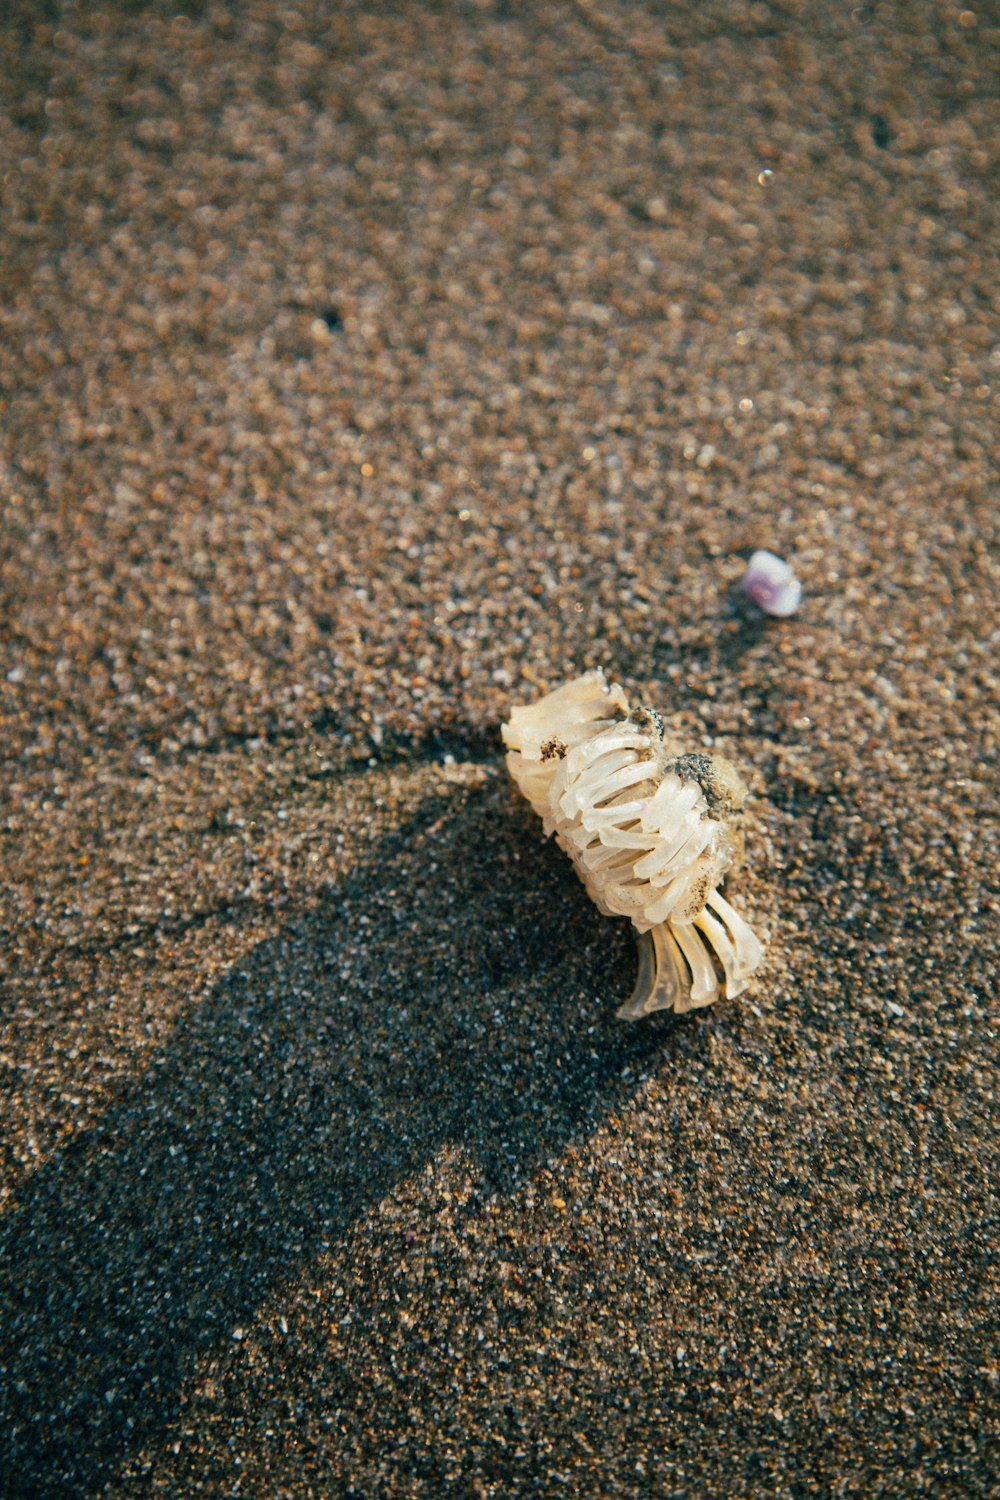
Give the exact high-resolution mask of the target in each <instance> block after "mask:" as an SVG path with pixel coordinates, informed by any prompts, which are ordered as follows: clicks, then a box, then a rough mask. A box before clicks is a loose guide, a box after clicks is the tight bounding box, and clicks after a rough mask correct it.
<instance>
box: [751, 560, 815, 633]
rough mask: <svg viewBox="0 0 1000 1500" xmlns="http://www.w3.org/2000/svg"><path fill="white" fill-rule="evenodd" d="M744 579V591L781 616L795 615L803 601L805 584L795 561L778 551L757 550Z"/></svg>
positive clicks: (758, 604) (771, 613)
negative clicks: (777, 552)
mask: <svg viewBox="0 0 1000 1500" xmlns="http://www.w3.org/2000/svg"><path fill="white" fill-rule="evenodd" d="M740 582H741V587H742V589H743V592H744V593H745V594H749V596H750V598H751V599H752V600H753V602H754V603H755V604H756V605H757V607H758V609H762V610H763V611H764V613H765V614H766V615H774V616H775V617H776V618H777V619H782V620H784V619H787V618H788V616H789V615H794V613H795V611H796V610H797V609H798V607H799V605H800V604H801V603H802V585H801V583H800V582H799V580H798V579H797V578H796V576H795V573H794V571H793V569H792V565H791V563H786V562H785V560H784V558H783V557H778V556H777V555H776V554H775V553H774V552H765V551H764V550H763V549H762V550H760V551H758V552H754V553H753V554H752V556H751V558H750V561H749V562H748V563H747V570H746V572H745V573H744V574H743V577H742V579H741V581H740Z"/></svg>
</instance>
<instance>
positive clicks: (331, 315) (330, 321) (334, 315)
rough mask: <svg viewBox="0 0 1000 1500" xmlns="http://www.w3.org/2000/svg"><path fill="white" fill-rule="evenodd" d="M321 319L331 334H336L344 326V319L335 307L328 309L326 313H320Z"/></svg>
mask: <svg viewBox="0 0 1000 1500" xmlns="http://www.w3.org/2000/svg"><path fill="white" fill-rule="evenodd" d="M320 317H321V318H322V319H323V322H324V323H325V324H326V326H327V328H329V330H330V332H331V333H334V332H336V330H337V329H338V328H343V326H344V323H343V319H342V318H341V316H340V313H339V312H338V311H337V309H336V308H335V307H328V308H327V309H326V311H325V312H323V313H320Z"/></svg>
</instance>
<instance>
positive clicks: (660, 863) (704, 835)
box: [503, 671, 762, 1018]
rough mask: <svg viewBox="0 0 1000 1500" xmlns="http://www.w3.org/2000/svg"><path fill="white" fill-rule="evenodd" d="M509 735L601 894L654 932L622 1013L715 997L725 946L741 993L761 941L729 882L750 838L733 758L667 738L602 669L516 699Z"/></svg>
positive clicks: (551, 827) (528, 778)
mask: <svg viewBox="0 0 1000 1500" xmlns="http://www.w3.org/2000/svg"><path fill="white" fill-rule="evenodd" d="M503 737H504V742H505V743H506V745H507V747H508V755H507V766H508V769H509V770H510V774H511V776H512V777H513V778H514V780H515V782H516V783H517V785H518V787H519V789H520V790H521V791H522V792H523V793H524V795H525V797H527V799H528V801H529V802H530V803H531V805H532V807H533V808H534V809H535V811H536V812H537V813H538V815H539V816H540V817H541V819H542V822H543V823H544V825H545V831H546V833H549V834H552V833H554V834H555V836H556V841H557V843H558V844H559V845H560V847H561V848H563V849H565V851H566V853H567V854H568V855H569V856H570V858H571V859H572V860H573V863H574V865H575V866H576V869H577V872H578V873H579V875H580V878H581V879H582V880H583V883H584V885H585V886H586V888H587V891H588V893H589V895H590V896H591V898H592V899H593V900H594V902H595V903H596V904H597V906H598V907H599V909H600V910H601V911H602V912H604V913H605V915H608V916H611V915H617V916H624V917H629V918H630V919H631V921H632V925H633V926H634V927H635V928H636V930H637V931H638V932H639V933H641V934H644V935H646V936H645V937H644V938H643V939H642V940H641V941H640V953H639V979H638V982H637V984H636V988H635V992H634V994H633V995H632V997H631V999H630V1000H629V1001H627V1003H626V1004H625V1005H623V1006H622V1007H621V1009H620V1010H619V1012H618V1014H619V1015H620V1016H623V1017H628V1018H633V1017H637V1016H643V1015H648V1014H649V1012H650V1011H654V1010H663V1009H672V1010H675V1011H685V1010H690V1009H692V1008H693V1007H695V1006H699V1005H708V1004H710V1003H711V1002H712V1001H713V1000H716V999H717V998H718V996H719V979H718V976H717V974H716V970H715V965H714V963H713V959H712V955H713V954H714V955H715V958H717V959H718V961H719V963H720V964H721V966H722V970H723V973H724V974H725V992H726V994H727V995H728V996H729V997H730V998H732V997H733V996H734V995H738V994H740V992H741V991H742V990H743V989H745V988H746V982H747V979H748V978H749V976H750V975H751V974H752V973H753V971H754V969H756V967H757V965H758V964H759V963H760V960H761V957H762V949H761V945H760V943H759V942H758V940H757V938H756V937H755V936H754V934H753V933H752V932H751V930H750V928H749V927H748V926H747V924H746V922H745V921H744V920H743V918H742V917H740V916H738V915H737V913H736V912H735V911H733V909H732V907H731V906H730V905H729V903H728V901H726V900H724V899H723V897H722V896H720V895H719V892H718V890H717V887H718V885H719V883H720V881H721V880H722V879H723V878H724V876H725V874H726V872H727V870H729V868H730V866H731V865H732V864H733V862H734V859H735V858H736V855H737V853H738V851H739V846H740V833H739V823H740V817H741V808H742V804H743V798H744V796H745V790H744V787H743V783H742V782H741V781H740V778H739V776H738V775H737V774H736V772H735V771H734V769H733V768H732V766H730V765H729V763H728V762H727V761H724V760H722V759H721V758H719V757H717V756H710V755H706V754H704V753H703V752H695V753H693V754H681V755H678V754H677V753H676V752H675V751H673V750H671V749H670V748H668V746H667V745H666V744H665V743H664V740H663V724H662V720H661V719H660V716H659V715H658V714H656V713H653V712H651V711H650V710H649V709H644V708H638V709H636V710H634V711H633V712H630V711H629V707H628V701H627V699H626V697H625V694H624V693H623V692H622V690H621V688H620V687H619V686H618V685H617V684H615V683H612V684H611V685H610V686H609V684H608V683H607V682H605V680H604V674H603V672H599V671H598V672H588V673H587V674H586V675H585V676H583V677H578V678H576V679H575V681H573V682H568V683H566V684H565V686H563V687H561V688H557V689H556V691H555V692H552V693H548V694H547V695H546V696H545V697H544V698H542V699H541V700H540V701H539V702H538V703H534V704H531V705H530V706H521V705H517V706H514V707H513V708H512V709H511V715H510V722H509V723H507V724H505V725H504V726H503Z"/></svg>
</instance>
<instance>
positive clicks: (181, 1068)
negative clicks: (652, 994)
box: [0, 786, 692, 1496]
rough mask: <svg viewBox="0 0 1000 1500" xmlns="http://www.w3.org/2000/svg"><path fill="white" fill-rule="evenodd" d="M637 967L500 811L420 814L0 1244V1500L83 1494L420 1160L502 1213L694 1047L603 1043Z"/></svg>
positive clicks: (156, 1067)
mask: <svg viewBox="0 0 1000 1500" xmlns="http://www.w3.org/2000/svg"><path fill="white" fill-rule="evenodd" d="M484 914H488V918H484ZM368 933H370V934H372V936H371V937H370V938H369V937H366V936H365V934H368ZM633 965H634V959H633V957H632V953H631V940H630V937H629V934H628V931H627V929H626V928H624V926H623V925H622V926H619V925H618V924H612V923H608V922H606V921H604V919H602V918H599V917H598V916H597V915H596V913H595V912H594V911H593V908H592V907H591V906H590V903H589V902H588V901H587V899H586V897H585V895H584V894H583V892H582V890H581V889H580V887H579V886H578V884H577V882H576V879H575V877H574V876H573V874H572V871H571V870H570V868H569V866H568V864H567V862H566V861H565V860H564V859H563V857H562V856H561V855H559V854H558V852H557V851H555V850H554V849H553V848H551V847H550V846H544V847H540V846H539V843H538V834H537V826H536V825H534V824H530V825H529V823H528V822H527V821H524V822H519V821H518V820H517V819H516V818H514V817H512V816H511V813H510V808H509V805H508V802H507V797H506V791H504V792H503V793H501V792H500V791H499V790H498V789H497V788H496V787H495V786H486V787H478V788H469V787H464V788H453V789H449V792H448V794H447V795H446V796H444V795H442V796H438V795H435V796H433V797H431V798H429V799H428V800H427V801H426V802H424V803H423V804H421V806H420V807H419V809H418V810H417V812H416V814H415V815H414V817H413V818H412V819H411V820H410V821H409V822H408V823H407V824H406V825H405V826H404V827H401V828H399V829H397V830H396V832H395V833H394V834H393V835H392V836H391V837H388V838H386V839H384V840H382V842H381V843H379V844H377V845H376V846H374V847H373V849H372V851H371V853H370V855H369V856H368V858H366V859H365V861H364V862H363V863H362V864H360V865H359V866H357V867H356V868H355V869H354V871H353V872H352V874H351V875H350V876H349V877H348V878H347V879H346V880H345V881H344V882H343V883H341V884H340V885H338V886H336V887H329V888H325V889H323V890H321V891H320V892H318V893H316V894H315V895H314V896H313V897H311V898H310V904H309V905H307V906H306V905H304V906H303V907H302V908H301V909H300V910H299V911H298V912H297V913H296V914H295V915H294V916H293V917H292V919H291V920H290V921H288V922H287V923H286V924H285V926H284V927H283V928H282V930H281V931H280V932H279V933H278V934H277V935H276V936H274V937H273V938H271V939H269V940H268V941H265V942H263V943H261V944H260V945H259V946H258V947H257V948H256V949H254V950H253V951H252V952H251V953H250V954H249V955H248V956H247V957H246V958H245V959H244V960H243V961H242V962H241V963H240V965H239V968H238V971H236V972H233V973H230V974H229V975H228V976H227V977H226V979H225V980H224V981H223V982H221V983H219V984H218V985H217V986H216V988H215V989H214V990H213V991H212V992H211V993H210V994H209V995H208V996H207V997H206V998H204V999H202V1000H200V1001H199V1002H198V1003H197V1004H195V1005H192V1006H191V1008H190V1009H189V1011H188V1012H187V1013H186V1014H185V1015H184V1016H183V1017H182V1019H181V1021H180V1022H179V1024H178V1025H177V1027H176V1028H175V1030H174V1032H173V1033H172V1035H171V1037H170V1040H169V1042H168V1044H166V1045H165V1046H164V1047H163V1048H162V1050H161V1051H160V1052H159V1053H158V1054H157V1055H155V1056H154V1058H153V1059H152V1062H151V1063H150V1065H149V1067H148V1068H147V1069H146V1071H145V1072H144V1073H143V1075H142V1076H141V1077H140V1078H139V1079H138V1080H136V1082H135V1083H134V1084H132V1085H130V1086H129V1087H128V1088H127V1090H126V1091H125V1092H124V1093H123V1094H122V1095H121V1096H120V1097H119V1099H118V1100H117V1102H116V1103H115V1104H114V1105H113V1106H112V1107H110V1108H109V1109H108V1110H107V1111H106V1113H105V1114H104V1115H103V1116H102V1117H101V1118H100V1120H99V1121H98V1122H97V1123H96V1125H95V1126H94V1127H93V1128H92V1129H90V1130H88V1131H86V1132H83V1133H82V1134H81V1136H80V1137H78V1138H76V1139H74V1140H73V1142H72V1143H71V1144H70V1145H69V1146H68V1147H66V1148H65V1149H64V1150H62V1151H61V1152H59V1153H57V1155H56V1156H55V1157H54V1158H52V1159H51V1160H50V1161H49V1162H48V1163H47V1164H46V1165H45V1166H44V1167H42V1168H40V1169H39V1171H38V1172H37V1173H36V1174H34V1176H33V1177H31V1178H30V1179H29V1180H28V1181H27V1182H26V1183H25V1185H24V1186H23V1187H22V1189H21V1191H20V1193H19V1194H18V1197H17V1199H16V1200H15V1203H14V1206H13V1207H12V1208H11V1209H10V1210H9V1211H8V1213H7V1214H6V1216H5V1218H4V1219H3V1221H2V1222H0V1265H4V1266H6V1267H7V1268H8V1270H7V1273H6V1274H5V1275H4V1276H2V1277H0V1330H2V1331H0V1473H3V1474H5V1475H6V1485H7V1486H12V1487H9V1488H7V1489H6V1490H5V1491H4V1493H6V1494H10V1495H32V1496H36V1495H37V1496H45V1495H60V1496H72V1495H84V1494H88V1495H89V1494H93V1493H95V1492H96V1491H97V1489H98V1488H99V1487H100V1485H101V1483H102V1481H106V1479H107V1478H108V1477H109V1476H111V1475H113V1474H114V1472H115V1470H116V1469H117V1468H118V1466H119V1465H121V1464H122V1463H123V1462H125V1461H126V1460H127V1459H128V1457H129V1456H130V1454H132V1453H133V1452H134V1451H135V1450H136V1449H137V1448H138V1447H140V1446H141V1445H143V1444H145V1443H148V1442H149V1441H151V1440H154V1439H155V1437H156V1434H157V1433H158V1432H162V1430H163V1429H164V1428H165V1427H166V1426H167V1425H168V1424H169V1423H170V1422H171V1421H172V1420H173V1419H174V1418H175V1417H176V1416H177V1415H178V1414H179V1412H180V1411H181V1409H182V1405H183V1400H184V1388H185V1382H186V1381H188V1380H189V1379H190V1378H191V1377H192V1375H193V1374H194V1372H195V1370H196V1367H197V1365H198V1363H199V1361H200V1360H201V1359H202V1358H203V1357H204V1356H205V1355H206V1354H207V1353H208V1352H209V1351H210V1350H211V1349H212V1348H213V1347H218V1346H220V1345H221V1344H223V1343H224V1342H225V1341H227V1340H228V1339H229V1338H230V1337H231V1336H232V1330H233V1328H234V1327H235V1326H236V1325H238V1324H239V1323H240V1322H241V1321H244V1320H247V1319H249V1318H252V1316H253V1313H254V1310H255V1309H256V1308H257V1307H259V1306H260V1305H261V1303H262V1301H263V1299H265V1298H266V1297H267V1296H268V1295H269V1294H273V1293H274V1292H275V1291H277V1290H278V1289H280V1286H281V1285H282V1283H284V1282H285V1281H286V1280H287V1279H288V1278H289V1277H290V1276H292V1275H294V1274H295V1273H296V1272H297V1271H298V1270H299V1269H300V1268H301V1267H302V1266H303V1264H305V1263H307V1262H308V1261H309V1260H310V1259H311V1258H313V1257H315V1256H316V1255H318V1254H320V1253H322V1252H323V1251H325V1250H326V1249H327V1248H329V1247H331V1246H335V1245H336V1243H337V1241H338V1239H341V1238H342V1237H343V1236H344V1234H345V1233H346V1232H347V1230H348V1229H349V1227H350V1225H351V1224H352V1223H353V1222H354V1221H355V1220H356V1219H357V1218H358V1216H359V1215H361V1214H363V1213H364V1212H365V1211H366V1210H367V1209H369V1208H370V1207H372V1206H373V1205H374V1204H376V1203H377V1202H378V1201H379V1200H380V1199H381V1198H382V1197H383V1196H384V1195H385V1193H386V1192H387V1191H388V1190H389V1189H390V1188H391V1187H392V1186H393V1184H394V1183H397V1182H399V1181H400V1180H401V1179H402V1178H404V1177H406V1176H408V1175H409V1174H411V1173H413V1172H415V1171H417V1170H419V1169H421V1168H422V1167H424V1166H425V1165H426V1164H427V1163H428V1161H429V1160H430V1159H431V1158H432V1157H433V1156H434V1154H435V1152H436V1151H438V1150H439V1149H440V1148H441V1147H442V1146H444V1145H446V1144H449V1143H460V1144H462V1145H464V1147H466V1148H467V1150H468V1152H469V1154H470V1155H471V1156H472V1157H473V1158H474V1159H475V1161H476V1162H477V1164H478V1167H479V1170H480V1172H481V1174H482V1176H481V1183H480V1184H479V1187H480V1189H481V1192H482V1193H484V1194H485V1195H486V1196H491V1195H493V1196H495V1195H498V1194H499V1195H504V1194H508V1193H510V1192H511V1191H512V1190H513V1189H514V1188H515V1187H516V1185H517V1183H518V1181H519V1180H520V1178H521V1177H522V1176H523V1175H524V1174H526V1173H530V1171H531V1170H532V1168H533V1166H534V1165H535V1164H536V1163H537V1162H538V1161H539V1160H540V1159H541V1158H543V1157H545V1156H546V1155H548V1154H551V1153H553V1152H558V1151H559V1149H560V1148H561V1147H562V1146H563V1145H565V1144H566V1143H567V1142H568V1141H569V1140H570V1139H571V1138H572V1137H574V1135H577V1134H579V1133H580V1132H583V1131H586V1130H588V1129H591V1128H592V1127H593V1126H594V1125H595V1124H596V1123H597V1122H599V1121H600V1120H601V1118H602V1117H603V1116H604V1115H605V1114H606V1113H607V1112H608V1111H609V1110H611V1109H613V1108H614V1107H615V1106H616V1104H617V1105H620V1103H621V1101H622V1098H623V1096H625V1095H628V1094H629V1093H631V1092H633V1091H634V1089H635V1088H636V1087H637V1083H638V1081H639V1080H640V1078H641V1074H642V1070H643V1068H644V1067H645V1066H647V1065H648V1064H650V1063H651V1062H653V1060H654V1059H655V1058H656V1055H657V1053H658V1052H660V1050H661V1049H662V1047H663V1045H664V1042H665V1041H667V1042H668V1043H671V1044H675V1043H676V1041H677V1039H679V1038H680V1037H681V1036H683V1035H685V1033H687V1034H688V1035H689V1036H690V1035H692V1033H691V1032H690V1030H689V1028H685V1027H683V1026H678V1023H677V1022H675V1021H674V1020H673V1019H672V1018H666V1019H659V1018H658V1019H656V1020H654V1021H652V1022H647V1023H645V1024H644V1025H643V1026H641V1027H637V1028H629V1027H626V1026H623V1025H621V1023H618V1022H615V1021H614V1019H613V1015H612V1011H613V1002H614V1001H615V1000H616V999H617V998H621V997H622V996H624V995H625V994H627V992H628V988H629V983H630V981H631V977H632V966H633ZM626 1069H629V1070H630V1073H629V1076H627V1077H623V1073H624V1072H625V1070H626ZM4 1449H6V1452H4ZM0 1488H2V1486H0Z"/></svg>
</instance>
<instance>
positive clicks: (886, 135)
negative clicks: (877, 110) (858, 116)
mask: <svg viewBox="0 0 1000 1500" xmlns="http://www.w3.org/2000/svg"><path fill="white" fill-rule="evenodd" d="M872 140H873V141H874V142H875V144H876V146H877V147H878V148H879V150H880V151H884V150H885V148H886V146H888V144H889V142H890V141H891V140H892V131H891V130H890V129H889V126H888V125H887V124H886V122H885V120H883V118H882V116H881V115H873V116H872Z"/></svg>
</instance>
